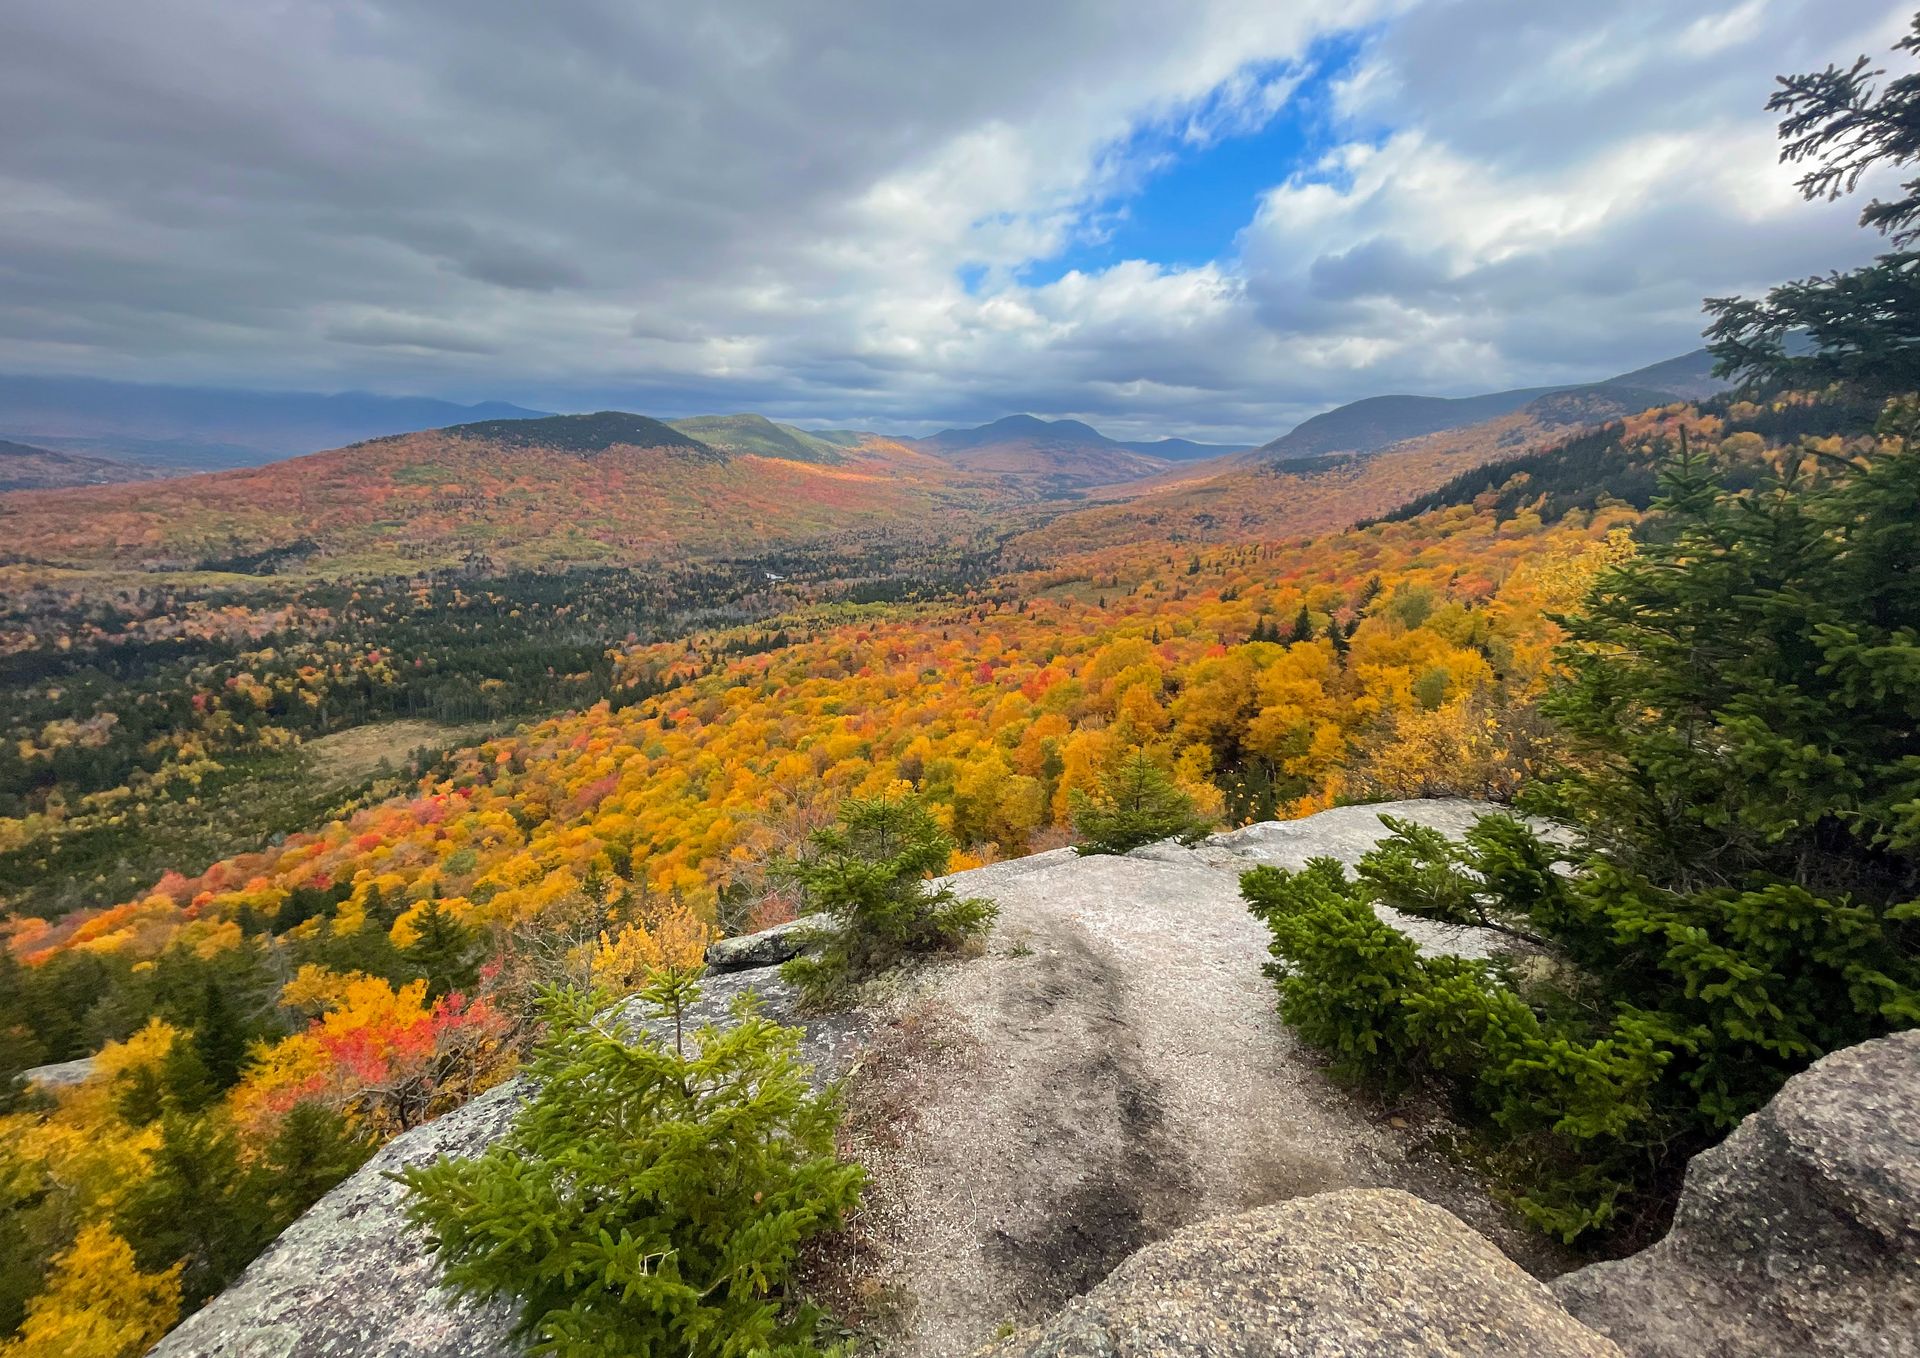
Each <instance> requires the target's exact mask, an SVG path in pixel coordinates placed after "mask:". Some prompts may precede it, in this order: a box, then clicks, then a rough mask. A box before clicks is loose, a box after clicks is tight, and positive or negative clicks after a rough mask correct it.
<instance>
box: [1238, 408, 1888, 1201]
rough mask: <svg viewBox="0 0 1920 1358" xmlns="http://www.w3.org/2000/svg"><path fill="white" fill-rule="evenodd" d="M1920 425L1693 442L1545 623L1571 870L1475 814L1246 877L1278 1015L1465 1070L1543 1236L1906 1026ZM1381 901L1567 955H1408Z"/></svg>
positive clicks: (1451, 1076) (1366, 1058)
mask: <svg viewBox="0 0 1920 1358" xmlns="http://www.w3.org/2000/svg"><path fill="white" fill-rule="evenodd" d="M1916 430H1920V405H1915V404H1913V403H1898V404H1896V405H1895V406H1894V407H1892V408H1891V409H1890V410H1889V413H1888V416H1887V418H1886V420H1885V421H1883V425H1882V430H1881V432H1882V435H1883V437H1884V439H1885V442H1884V443H1883V446H1882V449H1881V451H1880V452H1879V453H1878V455H1876V456H1873V457H1871V458H1867V459H1865V460H1862V461H1860V462H1857V463H1851V462H1841V461H1839V460H1838V459H1833V460H1830V462H1829V464H1828V465H1827V466H1826V467H1824V468H1823V469H1822V470H1820V471H1819V472H1818V473H1806V472H1803V471H1800V470H1798V469H1795V470H1793V471H1790V472H1788V473H1783V474H1780V475H1777V476H1776V477H1774V479H1773V480H1771V481H1770V482H1768V483H1766V484H1763V485H1762V486H1760V487H1758V488H1756V489H1754V490H1751V491H1743V492H1737V493H1736V492H1732V491H1728V490H1726V489H1724V488H1722V487H1720V486H1718V485H1717V484H1715V482H1714V481H1713V479H1712V477H1711V476H1710V475H1709V473H1708V470H1707V468H1706V466H1705V464H1704V462H1703V461H1702V460H1701V459H1700V458H1699V457H1698V456H1696V455H1694V454H1693V453H1692V452H1691V451H1690V450H1688V449H1686V448H1685V447H1684V445H1683V447H1682V450H1681V452H1680V455H1679V456H1678V457H1677V458H1676V460H1675V461H1674V463H1673V465H1672V466H1671V467H1670V468H1669V469H1668V470H1667V472H1666V488H1667V494H1666V496H1665V497H1664V498H1663V499H1662V500H1661V501H1660V502H1659V504H1658V506H1657V508H1658V510H1659V512H1660V521H1659V531H1658V532H1656V533H1654V534H1652V535H1650V537H1649V538H1648V540H1647V541H1646V543H1645V544H1644V545H1643V546H1642V548H1641V550H1640V552H1639V553H1638V554H1637V555H1636V556H1635V557H1633V558H1631V559H1629V560H1628V561H1626V562H1625V563H1624V564H1622V565H1620V566H1617V567H1615V568H1613V569H1611V570H1610V571H1608V572H1606V573H1604V574H1603V575H1602V576H1601V577H1600V579H1599V581H1598V583H1597V585H1596V587H1595V591H1594V594H1593V596H1592V599H1591V601H1590V603H1589V605H1588V609H1587V611H1586V613H1584V614H1582V615H1580V616H1576V617H1571V618H1568V619H1566V621H1565V626H1566V629H1567V633H1568V641H1567V644H1566V645H1565V647H1564V648H1563V650H1562V652H1561V661H1562V664H1563V666H1564V670H1565V677H1564V678H1563V679H1562V680H1561V681H1560V682H1559V683H1558V684H1557V686H1556V688H1555V689H1554V691H1553V692H1552V693H1551V695H1550V697H1549V700H1548V702H1547V704H1546V706H1547V708H1548V710H1549V711H1550V712H1551V713H1552V714H1553V715H1554V716H1555V718H1556V719H1557V720H1558V723H1559V727H1560V732H1561V743H1562V748H1563V749H1564V750H1565V752H1566V758H1567V763H1566V765H1565V767H1564V768H1562V769H1560V770H1559V771H1558V774H1557V776H1556V777H1554V778H1553V779H1552V780H1551V781H1550V782H1549V783H1548V785H1547V786H1546V787H1545V788H1544V790H1541V791H1538V792H1536V794H1535V795H1536V799H1537V800H1536V805H1538V806H1539V807H1540V808H1541V809H1545V810H1548V811H1550V812H1552V813H1553V814H1555V815H1557V816H1558V817H1560V818H1561V819H1563V820H1566V821H1570V822H1571V823H1573V824H1574V825H1576V826H1578V827H1580V828H1581V829H1582V830H1583V831H1584V832H1585V847H1584V852H1583V854H1582V855H1581V857H1580V871H1579V872H1577V873H1573V874H1567V873H1564V872H1562V871H1560V870H1559V868H1560V865H1561V860H1562V858H1563V856H1564V855H1563V853H1562V851H1561V850H1558V849H1556V848H1555V847H1553V846H1551V845H1548V844H1546V843H1544V842H1542V841H1541V840H1540V839H1539V838H1537V837H1536V836H1535V835H1534V834H1533V833H1532V832H1531V831H1530V830H1528V829H1527V828H1526V827H1525V826H1524V825H1522V824H1520V823H1519V822H1517V821H1514V820H1511V819H1508V818H1505V817H1488V818H1485V819H1483V820H1481V821H1480V822H1479V824H1478V825H1477V826H1475V827H1474V829H1473V830H1472V831H1470V832H1469V833H1468V835H1467V836H1466V842H1465V844H1464V845H1461V846H1454V845H1451V844H1449V843H1448V842H1447V841H1446V840H1445V839H1444V837H1442V836H1440V835H1438V834H1435V833H1433V832H1431V831H1423V830H1420V829H1419V828H1418V827H1414V826H1410V825H1403V824H1391V823H1390V828H1392V829H1393V830H1394V834H1393V836H1392V838H1391V839H1389V840H1388V841H1386V842H1385V843H1383V844H1382V845H1381V846H1379V847H1378V848H1377V849H1376V850H1374V851H1373V852H1372V853H1370V854H1369V855H1367V857H1366V858H1365V859H1364V860H1363V861H1362V864H1361V870H1360V876H1359V880H1358V881H1357V882H1352V883H1349V882H1348V881H1346V879H1345V877H1344V875H1343V874H1342V873H1341V872H1340V871H1339V869H1338V868H1337V866H1329V867H1324V868H1321V869H1318V870H1315V871H1312V872H1309V873H1302V874H1287V873H1278V872H1275V871H1273V870H1262V871H1260V872H1258V873H1253V874H1249V875H1248V877H1247V878H1246V879H1245V881H1244V883H1243V889H1244V890H1245V892H1246V894H1247V896H1248V899H1249V901H1250V903H1251V904H1252V906H1253V908H1254V911H1255V913H1256V914H1258V915H1259V916H1260V917H1261V918H1262V919H1264V920H1266V921H1267V923H1268V925H1269V928H1270V929H1271V931H1272V933H1273V936H1274V943H1273V950H1274V954H1275V957H1276V959H1277V962H1276V966H1275V968H1274V969H1273V970H1274V975H1275V977H1276V979H1277V980H1278V981H1279V983H1280V987H1281V996H1282V1009H1283V1012H1285V1013H1286V1014H1287V1016H1288V1017H1289V1019H1290V1020H1291V1021H1293V1022H1296V1023H1297V1024H1299V1025H1300V1026H1301V1028H1302V1031H1303V1032H1305V1033H1307V1034H1308V1036H1309V1037H1310V1038H1312V1039H1313V1040H1315V1041H1317V1042H1320V1043H1321V1044H1323V1045H1326V1046H1328V1047H1329V1048H1330V1049H1331V1050H1333V1051H1334V1052H1335V1053H1336V1054H1338V1055H1339V1056H1340V1057H1341V1058H1342V1059H1343V1060H1346V1061H1347V1062H1348V1063H1349V1065H1350V1066H1354V1067H1356V1068H1357V1067H1358V1066H1359V1065H1361V1064H1366V1063H1372V1062H1374V1061H1376V1060H1377V1062H1378V1064H1379V1065H1380V1066H1381V1067H1383V1068H1386V1069H1390V1070H1392V1071H1395V1072H1404V1071H1405V1070H1406V1069H1407V1063H1408V1062H1417V1063H1418V1064H1419V1065H1420V1066H1421V1067H1422V1068H1424V1069H1425V1070H1427V1071H1428V1072H1430V1073H1432V1074H1434V1075H1437V1076H1439V1077H1441V1078H1442V1079H1444V1080H1445V1081H1447V1082H1448V1083H1450V1084H1453V1085H1454V1086H1456V1087H1457V1088H1458V1089H1459V1090H1460V1092H1461V1094H1462V1096H1463V1097H1462V1103H1463V1106H1470V1107H1474V1108H1478V1109H1480V1110H1482V1112H1484V1113H1485V1114H1486V1115H1487V1117H1488V1119H1489V1132H1490V1135H1491V1136H1492V1137H1493V1139H1494V1142H1495V1145H1496V1147H1497V1154H1498V1156H1499V1157H1502V1158H1503V1161H1504V1163H1506V1164H1507V1165H1508V1167H1509V1168H1510V1170H1511V1171H1512V1173H1513V1174H1514V1176H1515V1178H1516V1180H1517V1182H1518V1184H1519V1192H1520V1200H1521V1202H1522V1205H1523V1206H1524V1207H1525V1208H1526V1209H1527V1210H1528V1211H1529V1212H1530V1213H1531V1214H1532V1215H1533V1216H1534V1218H1535V1219H1536V1220H1537V1221H1539V1222H1541V1223H1542V1224H1544V1225H1547V1226H1549V1227H1550V1228H1552V1229H1554V1230H1556V1231H1558V1232H1560V1233H1561V1234H1563V1235H1566V1236H1568V1237H1572V1236H1575V1235H1578V1234H1580V1233H1581V1232H1584V1231H1588V1230H1591V1229H1594V1228H1595V1227H1600V1226H1606V1225H1609V1224H1618V1223H1619V1222H1620V1221H1621V1220H1622V1218H1623V1214H1624V1216H1625V1217H1627V1218H1631V1217H1632V1215H1633V1214H1634V1213H1635V1212H1637V1211H1638V1210H1639V1209H1640V1204H1641V1203H1642V1202H1643V1201H1644V1198H1643V1195H1644V1192H1645V1190H1646V1189H1647V1188H1648V1187H1649V1186H1652V1185H1656V1184H1658V1183H1660V1182H1662V1181H1664V1180H1667V1179H1668V1178H1669V1177H1670V1176H1671V1175H1672V1174H1673V1173H1674V1171H1675V1170H1676V1169H1677V1168H1678V1166H1679V1165H1680V1164H1682V1163H1684V1160H1685V1158H1686V1157H1687V1156H1689V1155H1691V1154H1693V1153H1694V1152H1696V1151H1698V1150H1700V1149H1701V1148H1703V1147H1704V1146H1705V1145H1707V1144H1709V1143H1710V1142H1711V1141H1712V1140H1713V1139H1715V1138H1717V1137H1719V1136H1722V1135H1724V1134H1725V1133H1726V1132H1727V1131H1728V1130H1730V1129H1731V1128H1732V1127H1733V1126H1734V1125H1735V1124H1736V1123H1737V1122H1738V1121H1739V1119H1740V1118H1741V1117H1743V1116H1744V1115H1746V1114H1747V1113H1749V1112H1751V1111H1752V1110H1753V1109H1755V1108H1757V1107H1758V1106H1759V1105H1760V1104H1761V1103H1763V1102H1765V1101H1766V1100H1767V1099H1768V1098H1770V1097H1772V1095H1773V1094H1774V1093H1775V1092H1776V1091H1777V1090H1778V1089H1779V1087H1780V1085H1781V1084H1782V1083H1783V1082H1784V1081H1785V1080H1786V1079H1787V1078H1788V1076H1790V1075H1792V1074H1793V1073H1794V1072H1796V1071H1798V1070H1801V1069H1804V1068H1805V1067H1806V1066H1807V1065H1808V1064H1810V1063H1811V1062H1813V1061H1814V1060H1817V1059H1818V1058H1819V1057H1820V1056H1821V1055H1823V1054H1825V1053H1826V1052H1829V1051H1833V1050H1835V1049H1837V1048H1839V1047H1843V1046H1847V1045H1850V1044H1853V1043H1856V1042H1861V1041H1865V1040H1867V1039H1870V1038H1873V1037H1876V1036H1879V1035H1882V1034H1884V1033H1887V1032H1890V1031H1893V1030H1895V1029H1899V1028H1905V1027H1912V1026H1915V1025H1917V1024H1920V819H1916V815H1915V810H1916V806H1920V800H1916V793H1917V792H1920V783H1917V782H1916V777H1915V770H1916V769H1920V447H1917V446H1916V444H1915V441H1914V434H1915V431H1916ZM1376 901H1377V902H1380V903H1383V904H1386V905H1390V906H1392V907H1394V908H1396V909H1398V910H1401V911H1405V912H1407V913H1410V914H1414V915H1419V916H1425V917H1427V918H1430V919H1435V920H1439V921H1441V922H1444V923H1448V924H1477V925H1483V926H1492V927H1495V928H1499V929H1503V930H1505V931H1506V932H1509V933H1512V934H1516V935H1519V936H1521V937H1524V938H1527V939H1529V940H1531V941H1535V942H1541V943H1544V944H1545V945H1547V946H1548V947H1550V948H1551V949H1552V951H1553V952H1554V953H1555V954H1557V955H1558V956H1559V957H1561V958H1562V959H1564V961H1565V962H1567V963H1568V964H1570V965H1569V966H1568V967H1567V968H1565V969H1564V970H1563V971H1561V972H1559V973H1558V976H1559V979H1558V980H1554V979H1552V978H1551V976H1549V977H1546V978H1536V979H1535V980H1533V981H1532V982H1530V983H1527V984H1525V985H1516V984H1515V983H1514V981H1513V980H1512V979H1511V978H1508V977H1506V976H1503V975H1502V974H1501V973H1499V972H1497V971H1496V970H1494V969H1493V968H1491V967H1488V966H1487V965H1485V964H1481V963H1463V962H1460V961H1458V960H1457V959H1445V958H1442V959H1426V958H1421V957H1419V956H1418V955H1417V954H1416V953H1414V952H1413V951H1411V950H1410V948H1407V947H1403V946H1401V943H1400V942H1396V941H1395V939H1394V938H1392V937H1388V935H1392V934H1393V931H1392V930H1390V929H1386V926H1384V925H1382V924H1380V923H1379V922H1378V921H1377V920H1375V919H1374V917H1373V915H1372V913H1371V911H1372V906H1373V903H1374V902H1376ZM1382 930H1385V932H1384V933H1382V932H1381V931H1382ZM1342 940H1345V941H1344V942H1343V941H1342Z"/></svg>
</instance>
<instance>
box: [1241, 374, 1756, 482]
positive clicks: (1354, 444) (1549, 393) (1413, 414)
mask: <svg viewBox="0 0 1920 1358" xmlns="http://www.w3.org/2000/svg"><path fill="white" fill-rule="evenodd" d="M1712 369H1713V357H1712V355H1710V354H1709V353H1707V351H1706V350H1705V349H1696V350H1694V351H1693V352H1692V353H1688V354H1682V355H1680V356H1679V357H1678V358H1670V359H1667V360H1665V361H1663V362H1660V363H1654V364H1650V365H1649V366H1647V367H1645V368H1636V369H1635V370H1634V371H1632V372H1629V373H1622V374H1620V375H1619V376H1618V377H1610V378H1607V379H1605V380H1604V381H1600V382H1585V383H1573V384H1570V385H1568V386H1564V387H1522V388H1517V389H1515V390H1513V391H1496V392H1490V393H1488V394H1486V395H1484V396H1458V397H1447V396H1369V397H1367V398H1365V399H1364V400H1359V401H1353V402H1350V403H1348V404H1347V405H1343V406H1339V407H1336V408H1335V409H1333V410H1329V411H1326V412H1324V413H1323V414H1319V415H1315V416H1314V417H1313V418H1312V419H1310V420H1306V421H1304V422H1303V423H1301V424H1300V425H1298V426H1297V427H1295V428H1294V429H1293V430H1292V431H1291V432H1289V433H1287V434H1283V435H1282V436H1281V437H1279V438H1277V439H1274V440H1273V441H1272V442H1271V443H1267V444H1264V445H1262V446H1261V447H1259V448H1257V449H1255V450H1254V451H1253V453H1252V454H1250V455H1249V460H1250V461H1255V462H1284V461H1289V460H1291V459H1294V458H1302V457H1318V456H1321V455H1323V454H1326V453H1372V452H1377V451H1379V450H1380V449H1382V448H1385V447H1387V446H1388V445H1390V444H1394V443H1399V442H1401V441H1403V440H1405V439H1411V438H1419V437H1421V436H1422V435H1425V434H1437V433H1439V432H1441V431H1442V430H1447V429H1461V428H1464V427H1466V426H1468V425H1474V424H1480V423H1483V422H1485V421H1487V420H1493V419H1498V418H1499V417H1500V416H1502V415H1508V414H1511V413H1513V412H1514V411H1517V410H1521V409H1524V408H1527V407H1531V406H1533V405H1534V404H1535V403H1536V402H1539V401H1542V400H1547V399H1549V398H1553V397H1559V396H1565V395H1569V394H1571V395H1574V396H1576V397H1577V398H1579V399H1578V400H1576V402H1575V403H1574V404H1573V405H1570V406H1567V407H1566V408H1567V410H1568V411H1569V412H1570V413H1571V412H1572V411H1574V410H1575V409H1578V408H1581V407H1584V408H1585V409H1586V410H1587V411H1588V413H1589V415H1591V414H1592V413H1593V412H1597V411H1598V410H1600V408H1601V407H1603V406H1604V407H1606V408H1607V409H1608V410H1610V411H1611V412H1612V414H1627V413H1630V412H1631V411H1635V410H1644V409H1645V408H1646V407H1648V406H1650V405H1657V404H1660V403H1662V402H1664V401H1674V400H1699V399H1701V398H1703V397H1707V396H1711V395H1714V394H1715V393H1717V392H1720V391H1724V390H1725V389H1726V383H1725V382H1722V381H1720V380H1719V379H1717V378H1715V377H1714V376H1713V375H1712ZM1551 408H1552V407H1551V406H1548V407H1546V409H1548V410H1551ZM1609 417H1610V416H1602V418H1609ZM1562 422H1563V423H1574V422H1576V421H1574V420H1571V419H1569V420H1565V421H1562Z"/></svg>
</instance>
